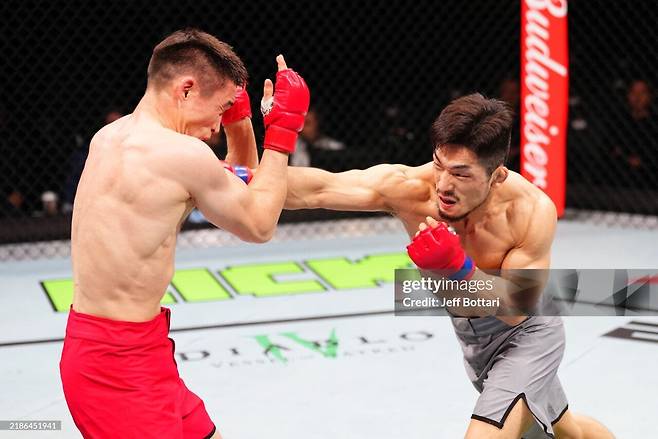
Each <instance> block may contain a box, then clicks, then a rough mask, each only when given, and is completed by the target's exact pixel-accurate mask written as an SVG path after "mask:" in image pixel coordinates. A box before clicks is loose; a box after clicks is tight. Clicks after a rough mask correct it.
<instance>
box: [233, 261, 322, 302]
mask: <svg viewBox="0 0 658 439" xmlns="http://www.w3.org/2000/svg"><path fill="white" fill-rule="evenodd" d="M297 273H304V269H303V268H302V267H301V266H300V265H299V264H297V263H296V262H292V261H291V262H279V263H275V264H248V265H240V266H237V267H230V268H227V269H226V270H222V271H221V274H222V276H223V277H224V279H226V280H227V281H228V282H229V283H230V284H231V286H232V287H233V289H235V291H236V292H237V293H238V294H241V295H254V296H256V297H268V296H281V295H288V294H303V293H316V292H322V291H325V287H324V286H323V285H322V284H321V283H320V282H318V281H317V280H276V279H275V278H274V276H279V275H284V274H297Z"/></svg>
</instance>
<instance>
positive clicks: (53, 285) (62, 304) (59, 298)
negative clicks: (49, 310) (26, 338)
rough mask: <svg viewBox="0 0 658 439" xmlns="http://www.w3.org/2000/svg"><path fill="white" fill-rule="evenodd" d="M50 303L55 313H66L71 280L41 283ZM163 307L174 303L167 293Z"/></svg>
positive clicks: (71, 287) (71, 289) (68, 306)
mask: <svg viewBox="0 0 658 439" xmlns="http://www.w3.org/2000/svg"><path fill="white" fill-rule="evenodd" d="M41 285H42V286H43V289H44V291H45V292H46V294H47V295H48V298H49V299H50V303H51V304H52V305H53V308H55V311H57V312H66V311H68V310H69V308H70V307H71V303H72V302H73V279H56V280H45V281H43V282H41ZM161 303H162V304H163V305H171V304H172V303H176V299H175V298H174V296H173V295H172V294H171V293H170V292H169V291H167V292H166V293H165V295H164V297H163V298H162V302H161Z"/></svg>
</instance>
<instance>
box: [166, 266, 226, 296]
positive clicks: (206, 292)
mask: <svg viewBox="0 0 658 439" xmlns="http://www.w3.org/2000/svg"><path fill="white" fill-rule="evenodd" d="M171 284H172V285H173V286H174V288H176V290H177V291H178V293H179V294H180V295H181V297H182V298H183V300H185V301H186V302H209V301H217V300H226V299H230V298H231V295H230V294H229V292H228V291H226V289H225V288H224V287H223V286H222V285H221V284H220V283H219V281H218V280H217V279H215V277H214V276H213V275H212V273H210V271H208V270H207V269H205V268H193V269H189V270H176V272H175V273H174V277H173V279H172V280H171Z"/></svg>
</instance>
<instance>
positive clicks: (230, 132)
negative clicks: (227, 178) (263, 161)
mask: <svg viewBox="0 0 658 439" xmlns="http://www.w3.org/2000/svg"><path fill="white" fill-rule="evenodd" d="M222 127H224V132H225V133H226V144H227V149H228V151H227V153H226V158H225V161H226V162H227V163H228V164H230V165H241V166H246V167H248V168H255V167H256V166H258V149H257V147H256V138H255V136H254V128H253V126H252V124H251V102H250V100H249V94H248V93H247V90H246V88H244V87H238V89H237V92H236V93H235V102H234V104H233V105H232V106H231V108H229V109H228V110H226V111H225V112H224V114H223V115H222Z"/></svg>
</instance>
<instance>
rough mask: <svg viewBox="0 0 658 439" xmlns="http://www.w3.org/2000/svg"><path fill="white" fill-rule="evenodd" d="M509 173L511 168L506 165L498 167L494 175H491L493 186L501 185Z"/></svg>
mask: <svg viewBox="0 0 658 439" xmlns="http://www.w3.org/2000/svg"><path fill="white" fill-rule="evenodd" d="M508 175H509V169H507V168H506V167H505V166H499V167H497V168H496V170H494V171H493V175H492V176H491V187H494V186H499V185H500V184H502V183H503V182H504V181H505V180H507V176H508Z"/></svg>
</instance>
